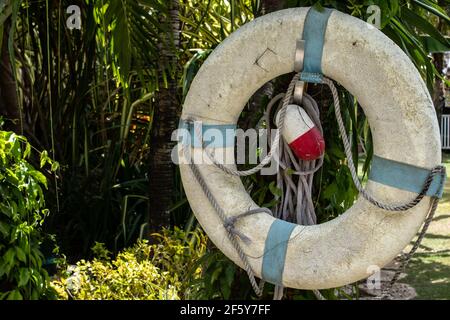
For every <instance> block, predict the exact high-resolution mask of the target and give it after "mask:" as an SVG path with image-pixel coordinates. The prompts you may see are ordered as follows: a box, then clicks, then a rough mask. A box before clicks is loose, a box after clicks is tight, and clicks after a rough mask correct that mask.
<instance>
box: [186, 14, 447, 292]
mask: <svg viewBox="0 0 450 320" xmlns="http://www.w3.org/2000/svg"><path fill="white" fill-rule="evenodd" d="M309 10H310V8H295V9H287V10H282V11H278V12H275V13H271V14H268V15H265V16H263V17H260V18H257V19H255V20H254V21H252V22H250V23H248V24H246V25H244V26H243V27H241V28H240V29H238V30H237V31H236V32H234V33H233V34H232V35H231V36H230V37H228V38H227V39H226V40H225V41H224V42H223V43H222V44H221V45H219V46H218V47H217V49H215V50H214V52H213V53H212V54H211V55H210V56H209V58H208V59H207V61H205V63H204V64H203V66H202V67H201V69H200V70H199V72H198V74H197V76H196V77H195V79H194V81H193V82H192V85H191V87H190V90H189V93H188V95H187V97H186V99H185V103H184V106H183V113H182V119H188V118H194V119H197V120H200V121H203V122H204V123H207V124H208V125H211V126H216V125H217V126H220V125H235V124H236V122H237V120H238V118H239V115H240V114H241V111H242V110H243V108H244V106H245V104H246V103H247V101H248V100H249V99H250V97H251V96H252V95H253V94H254V93H255V92H256V90H257V89H259V88H260V87H261V86H263V85H264V84H265V83H266V82H268V81H270V80H272V79H274V78H276V77H278V76H280V75H283V74H286V73H291V72H293V71H294V60H295V53H296V40H297V39H298V37H299V34H301V33H302V30H303V28H304V24H305V19H306V17H307V14H308V11H309ZM321 64H322V71H323V74H324V75H326V76H327V77H329V78H331V79H333V80H335V81H337V82H339V83H340V84H341V85H343V86H344V87H345V88H346V89H347V90H348V91H349V92H351V93H352V94H353V95H354V96H356V97H357V99H358V101H359V102H360V104H361V106H362V108H363V109H364V112H365V114H366V116H367V118H368V120H369V123H370V126H371V131H372V135H373V143H374V153H375V155H376V156H375V160H374V162H376V163H374V165H373V168H372V171H373V172H374V175H373V178H371V179H370V180H369V181H368V183H367V185H366V189H367V190H368V191H369V192H370V193H372V194H373V195H374V196H375V197H376V198H377V199H379V200H381V201H383V202H386V203H398V202H400V203H401V202H407V201H409V200H410V199H411V198H413V197H414V196H415V195H416V193H415V192H414V190H413V189H408V186H406V187H405V188H402V187H401V186H399V185H397V186H396V187H393V186H390V185H388V184H386V183H384V180H383V179H387V180H389V179H390V178H392V179H394V178H393V176H395V177H399V178H400V180H401V179H403V178H405V179H406V180H408V179H407V178H408V177H407V176H405V175H404V174H405V171H402V168H406V169H408V168H412V167H414V168H419V167H420V168H424V170H425V169H430V168H433V167H434V166H436V165H438V164H440V161H441V150H440V137H439V127H438V123H437V119H436V114H435V110H434V107H433V103H432V100H431V97H430V95H429V93H428V91H427V88H426V86H425V84H424V82H423V81H422V79H421V77H420V75H419V73H418V71H417V70H416V68H415V67H414V65H413V64H412V63H411V61H410V60H409V58H408V57H407V56H406V54H405V53H403V51H402V50H401V49H400V48H399V47H398V46H396V45H395V44H394V43H393V42H392V41H391V40H390V39H389V38H387V37H386V36H385V35H384V34H383V33H382V32H380V31H379V30H377V29H375V28H373V27H371V26H369V25H368V24H367V23H365V22H364V21H361V20H359V19H357V18H354V17H351V16H349V15H347V14H344V13H341V12H338V11H333V12H332V13H331V15H330V16H329V19H328V25H327V27H326V34H325V41H324V44H323V57H322V60H321ZM216 150H218V151H221V152H225V153H226V154H227V156H230V157H233V156H234V147H233V145H227V146H222V147H217V148H216ZM203 152H204V151H203V149H202V148H201V147H198V146H197V147H196V148H194V153H199V154H201V155H202V154H203ZM181 157H182V155H181ZM386 167H389V168H386ZM198 168H199V170H200V172H201V173H202V175H203V176H204V177H207V184H208V188H209V189H210V190H211V192H212V194H214V196H215V198H216V200H217V202H218V203H219V204H220V206H221V208H223V210H224V212H226V214H227V215H229V216H232V215H236V214H238V213H242V212H245V211H247V210H248V209H249V208H251V209H254V208H258V206H257V205H256V204H255V203H254V202H253V200H252V199H251V198H250V196H249V195H248V193H247V192H246V190H245V189H244V186H243V185H242V182H241V180H240V178H239V177H234V176H230V175H228V174H226V173H224V172H222V171H221V170H220V169H218V168H217V167H215V166H214V165H212V164H204V165H199V166H198ZM388 169H392V170H391V171H389V170H388ZM180 170H181V178H182V181H183V185H184V189H185V191H186V195H187V198H188V200H189V203H190V205H191V208H192V210H193V211H194V213H195V215H196V217H197V219H198V221H199V223H200V224H201V226H202V227H203V228H204V230H205V231H206V233H207V234H208V236H209V237H210V239H211V240H212V241H213V243H214V244H215V245H216V246H217V247H218V248H219V249H220V250H221V251H222V252H224V254H225V255H226V256H228V257H229V258H230V259H232V260H233V261H234V262H235V263H236V264H238V265H240V266H241V267H242V261H241V259H240V258H239V256H238V254H237V252H236V250H235V249H234V247H233V246H232V244H231V242H230V241H229V239H228V238H227V234H226V232H227V231H226V229H225V227H224V226H223V223H222V221H221V220H220V218H219V217H218V215H217V213H216V212H215V210H214V208H213V207H212V206H211V204H210V203H209V202H208V199H207V197H206V196H205V194H204V193H203V191H202V189H201V188H200V186H199V184H198V181H197V180H196V179H195V177H194V175H193V173H192V171H191V170H190V168H189V166H188V165H186V164H180ZM377 173H379V174H377ZM402 174H403V175H402ZM377 177H378V178H379V179H377ZM403 182H405V181H403ZM399 183H400V184H401V183H402V181H400V182H399ZM405 183H406V182H405ZM407 190H410V191H407ZM429 204H430V197H425V198H424V199H423V201H422V202H421V203H419V204H418V205H417V206H415V207H414V208H412V209H410V210H408V211H405V212H389V211H386V210H383V209H380V208H378V207H376V206H374V205H372V204H371V203H369V202H368V201H367V200H365V199H364V198H362V197H359V198H358V200H357V201H356V202H355V204H354V205H353V206H352V207H351V208H350V209H349V210H347V211H346V212H345V213H344V214H342V215H341V216H339V217H338V218H336V219H334V220H332V221H329V222H326V223H323V224H320V225H314V226H301V225H296V226H295V227H293V228H292V230H290V235H289V242H288V244H287V245H286V247H285V252H284V256H283V258H284V261H283V262H284V264H283V266H282V269H281V270H282V279H281V281H280V284H282V285H284V286H286V287H291V288H298V289H326V288H335V287H339V286H342V285H345V284H348V283H352V282H355V281H358V280H360V279H363V278H366V277H368V276H369V275H370V270H371V266H374V265H376V266H379V267H383V266H385V265H386V264H387V263H389V262H390V261H392V260H393V259H394V258H395V257H396V255H397V254H399V253H400V252H401V251H402V250H403V249H404V248H405V246H407V245H408V243H409V242H410V240H411V239H412V238H413V237H414V235H415V234H416V233H417V231H418V230H419V228H420V226H421V224H422V223H423V221H424V218H425V216H426V214H427V211H428V208H429ZM277 223H278V222H277V220H276V219H274V218H273V217H272V216H270V215H269V214H266V213H260V214H256V215H251V216H248V217H245V219H241V220H239V222H238V223H237V224H236V228H238V229H239V231H240V232H242V233H243V234H245V235H247V236H248V237H249V238H250V239H251V243H249V244H246V243H244V242H241V246H242V248H243V250H244V251H245V254H246V255H247V256H248V258H249V263H250V265H251V267H252V269H253V270H254V272H255V273H256V275H257V276H258V277H260V278H263V273H264V270H263V269H264V268H265V266H264V264H265V261H264V257H265V255H267V248H266V242H267V241H268V239H267V238H268V235H269V231H270V230H271V229H273V228H275V226H276V225H277ZM282 229H283V228H281V231H280V232H283V230H282ZM272 236H273V234H272ZM272 258H276V257H272ZM272 263H274V264H276V263H277V261H275V262H274V261H272Z"/></svg>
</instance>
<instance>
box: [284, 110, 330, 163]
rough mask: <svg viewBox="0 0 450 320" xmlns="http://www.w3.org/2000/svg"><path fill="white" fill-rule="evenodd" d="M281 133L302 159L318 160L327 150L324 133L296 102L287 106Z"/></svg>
mask: <svg viewBox="0 0 450 320" xmlns="http://www.w3.org/2000/svg"><path fill="white" fill-rule="evenodd" d="M278 116H279V115H277V123H278ZM281 133H282V135H283V137H284V139H285V140H286V142H287V143H288V144H289V146H290V147H291V149H292V151H293V152H294V153H295V155H296V156H297V157H299V158H300V159H302V160H306V161H311V160H316V159H318V158H320V157H321V156H322V155H323V153H324V152H325V140H324V139H323V136H322V134H321V133H320V131H319V129H317V127H316V126H315V125H314V123H313V122H312V120H311V118H310V117H309V116H308V114H307V113H306V111H305V110H304V109H303V108H302V107H300V106H297V105H294V104H291V105H289V106H287V109H286V116H285V118H284V127H283V131H282V132H281Z"/></svg>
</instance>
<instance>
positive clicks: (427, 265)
mask: <svg viewBox="0 0 450 320" xmlns="http://www.w3.org/2000/svg"><path fill="white" fill-rule="evenodd" d="M443 158H444V159H443V162H444V163H445V166H446V167H447V183H446V186H445V192H444V197H443V199H442V200H441V202H440V204H439V208H438V211H437V213H436V216H435V218H434V220H433V223H432V224H431V225H430V228H429V230H428V233H427V235H426V236H425V238H424V240H423V242H422V245H421V247H420V249H419V250H418V251H417V253H416V254H415V256H414V257H413V259H412V260H411V262H410V264H409V266H408V267H407V269H406V273H407V274H408V275H407V277H406V278H405V279H403V280H402V282H406V283H408V284H410V285H411V286H412V287H414V288H415V289H416V291H417V295H418V297H417V298H418V299H450V179H449V178H450V154H448V153H447V154H444V155H443Z"/></svg>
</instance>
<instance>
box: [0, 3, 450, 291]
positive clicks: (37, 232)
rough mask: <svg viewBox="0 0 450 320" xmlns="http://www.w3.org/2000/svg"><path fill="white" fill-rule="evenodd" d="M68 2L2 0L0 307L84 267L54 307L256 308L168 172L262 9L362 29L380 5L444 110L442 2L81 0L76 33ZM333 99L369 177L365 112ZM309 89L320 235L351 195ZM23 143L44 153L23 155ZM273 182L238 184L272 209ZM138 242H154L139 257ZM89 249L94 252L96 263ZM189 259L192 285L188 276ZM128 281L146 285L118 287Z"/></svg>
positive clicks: (249, 110)
mask: <svg viewBox="0 0 450 320" xmlns="http://www.w3.org/2000/svg"><path fill="white" fill-rule="evenodd" d="M73 4H74V1H71V0H60V1H50V0H45V1H34V0H6V1H5V0H2V1H0V49H1V52H0V58H1V64H0V115H1V116H3V118H4V120H5V123H4V125H3V130H5V131H4V132H1V135H0V136H1V140H0V156H1V161H2V164H3V165H2V168H0V188H1V189H2V192H1V194H0V197H1V201H0V207H1V210H0V211H1V212H0V236H1V237H2V242H1V243H0V298H12V299H20V298H27V299H28V298H40V297H41V298H42V297H45V296H46V295H48V294H47V293H46V288H47V279H48V276H47V274H46V271H44V270H43V267H42V265H43V262H44V261H46V260H48V261H50V264H51V261H64V260H66V263H68V264H76V265H77V266H76V272H78V273H79V274H80V275H81V276H80V277H81V278H80V279H81V280H80V281H81V284H80V288H79V289H78V291H76V292H72V291H71V290H64V289H67V279H69V278H68V275H67V274H66V269H65V263H60V266H59V269H60V278H59V279H58V280H56V282H55V283H54V287H56V288H57V289H58V294H59V297H63V298H68V296H67V294H69V295H70V296H71V297H72V298H130V299H131V298H163V297H172V298H186V297H197V298H248V297H251V295H252V292H251V290H250V286H249V284H248V281H247V279H246V276H245V273H243V272H242V271H240V270H239V269H238V268H237V267H235V266H234V265H233V264H232V263H231V262H230V261H229V260H228V259H226V258H225V257H224V256H223V255H222V254H221V253H220V252H217V251H216V250H215V249H214V248H213V247H212V246H208V247H206V244H205V241H206V240H205V238H204V236H203V235H202V233H201V230H199V227H198V225H197V223H196V221H195V218H194V216H193V214H192V212H191V210H190V207H189V204H188V202H187V200H186V197H185V195H184V192H183V189H182V186H181V183H180V177H179V174H178V172H177V168H175V167H174V166H173V164H172V163H171V159H170V151H171V149H172V147H173V143H174V142H172V141H171V134H172V131H173V130H174V129H175V128H176V127H177V125H178V117H179V114H180V111H181V106H182V102H183V99H184V97H185V95H186V93H187V91H188V89H189V86H190V83H191V81H192V79H193V78H194V76H195V74H196V72H197V71H198V69H199V68H200V66H201V64H202V62H203V61H204V60H205V59H206V58H207V57H208V55H209V54H210V52H211V51H212V50H213V49H214V48H215V47H216V46H217V45H218V44H219V43H220V42H221V41H222V40H223V39H225V38H226V37H227V36H228V35H229V34H230V33H232V32H233V31H234V30H236V29H237V28H238V27H239V26H241V25H243V24H245V23H246V22H248V21H251V20H252V19H254V18H255V17H257V16H260V15H263V14H266V13H268V12H270V11H273V10H277V9H281V8H284V7H295V6H310V5H318V6H320V5H322V6H327V7H334V8H337V9H338V10H341V11H343V12H347V13H349V14H352V15H354V16H357V17H359V18H361V19H365V20H366V19H368V17H369V16H370V14H369V13H368V11H367V8H368V7H369V6H370V5H372V4H376V5H378V6H379V7H380V8H381V11H382V15H381V26H380V27H381V30H382V31H383V32H384V33H385V34H386V35H387V36H389V37H390V38H391V39H392V40H393V41H395V42H396V43H397V44H398V45H399V46H400V47H401V48H402V49H403V50H404V51H405V52H406V53H407V54H408V56H409V57H410V58H411V60H412V61H413V62H414V64H415V65H416V67H417V69H418V70H419V71H420V73H421V75H422V76H423V79H424V80H425V81H426V83H427V86H428V88H429V90H430V93H431V94H432V95H433V97H434V99H435V102H437V101H439V99H440V97H439V95H437V96H436V86H438V85H439V84H440V83H442V81H443V79H442V76H441V74H440V73H441V69H442V67H441V66H440V64H439V54H433V56H430V52H432V51H433V50H435V48H449V47H450V46H449V42H448V40H447V39H446V38H444V35H448V31H449V28H448V25H449V22H450V18H449V17H448V13H449V6H450V2H449V1H448V0H444V1H442V0H440V1H431V0H398V1H386V0H370V1H369V0H347V1H329V0H322V1H316V0H304V1H302V0H286V1H282V0H278V1H275V0H271V1H269V0H266V1H264V0H261V1H258V0H230V1H226V0H183V1H179V0H170V1H169V0H168V1H162V0H122V1H106V0H80V1H76V4H77V5H78V6H79V7H80V13H81V28H80V29H77V28H74V29H71V28H69V25H70V24H68V23H67V20H68V19H73V16H72V14H73V12H72V13H67V12H66V10H67V8H68V7H69V6H71V5H73ZM288 77H289V76H288ZM285 87H286V78H285V77H280V78H279V79H276V80H275V81H273V82H272V83H270V84H269V90H262V91H261V92H258V93H257V94H255V96H254V97H253V98H252V99H251V101H249V103H248V105H247V107H246V109H245V111H244V113H243V114H242V119H241V120H240V122H239V124H240V125H241V126H242V127H243V128H246V127H252V126H254V125H255V124H256V122H257V121H258V120H259V118H260V116H261V115H262V112H263V110H264V108H265V106H266V104H267V101H268V100H269V99H270V98H271V96H273V95H274V94H276V93H278V92H281V91H284V90H285ZM339 90H340V94H341V100H342V101H343V109H344V116H345V123H346V126H347V129H348V131H349V132H350V137H351V139H352V142H353V149H354V157H355V162H356V163H358V158H359V155H360V153H359V152H358V145H360V146H362V151H363V153H364V157H365V163H364V165H363V167H362V170H363V173H362V174H363V175H365V174H367V171H368V169H369V163H370V160H371V155H372V143H371V137H370V128H369V125H368V123H367V121H366V119H365V117H364V114H363V113H362V111H361V108H360V107H359V105H358V101H357V100H356V99H355V98H354V97H352V96H351V95H350V94H349V93H348V92H346V91H345V89H344V88H339ZM309 92H310V93H311V94H312V95H314V96H315V97H316V99H318V100H319V101H320V104H321V107H322V115H321V117H322V119H321V120H322V122H323V126H324V128H325V136H326V139H327V140H326V144H327V155H326V158H325V163H324V166H323V168H322V170H321V171H320V172H319V173H318V176H320V179H317V181H315V183H316V195H315V196H316V204H317V205H316V207H317V213H318V216H319V219H320V221H321V222H323V221H327V220H329V219H332V218H334V217H336V216H337V215H339V214H341V213H342V212H343V211H345V210H346V209H347V208H348V207H349V206H351V204H352V203H353V201H354V199H355V197H356V195H357V190H356V189H355V187H354V186H353V183H352V179H351V176H350V173H349V170H348V169H347V167H346V166H345V156H344V154H343V151H342V150H343V148H342V146H341V141H340V139H339V134H338V132H337V128H336V126H335V125H334V123H335V119H334V110H333V105H332V102H331V99H330V94H329V92H328V91H327V90H326V89H325V88H322V87H321V86H310V88H309ZM438 112H439V110H438ZM13 132H14V133H13ZM23 137H26V139H27V140H28V141H29V143H30V144H31V145H32V146H33V147H34V148H35V149H37V150H41V151H42V152H41V153H39V152H35V153H30V152H29V150H30V144H28V143H27V140H25V138H23ZM43 150H48V152H47V151H43ZM359 151H361V150H359ZM42 159H44V160H42ZM58 163H59V164H60V165H58ZM44 165H46V166H47V167H48V166H50V167H51V168H47V167H45V166H44ZM43 166H44V167H43ZM33 167H34V168H41V170H40V171H39V170H35V169H33ZM42 167H43V168H42ZM268 179H269V180H268ZM24 181H25V182H24ZM270 182H271V181H270V178H267V177H261V176H253V177H250V178H248V179H245V180H244V184H245V185H246V186H247V187H248V189H249V191H250V192H251V195H252V197H253V198H254V199H255V201H256V202H257V203H258V204H260V205H263V204H270V205H274V203H273V201H272V200H273V195H274V193H275V194H276V193H277V191H276V190H273V188H270ZM42 186H44V187H47V186H48V188H44V190H42ZM17 190H18V191H20V192H18V191H17ZM44 196H45V199H46V202H45V203H44ZM14 203H15V204H14ZM47 209H49V210H47ZM44 217H45V223H44ZM163 227H166V228H169V229H171V230H174V228H175V227H177V228H179V229H175V231H167V230H166V231H161V230H162V228H163ZM181 230H184V231H181ZM152 232H157V233H160V234H162V236H163V237H164V239H165V241H163V242H159V241H158V240H155V238H152V237H150V234H151V233H152ZM45 234H52V235H54V236H52V237H50V236H45ZM147 238H149V239H153V240H151V242H150V243H145V242H139V243H138V244H136V241H137V240H138V239H147ZM197 238H199V239H197ZM52 239H54V240H52ZM194 239H197V240H194ZM97 243H101V244H103V246H99V245H98V244H97ZM96 244H97V245H96ZM92 247H95V248H97V249H98V248H102V250H97V254H96V255H95V254H93V253H92V250H91V248H92ZM55 248H59V251H60V252H61V253H60V254H55V253H53V251H54V249H55ZM127 248H129V249H127ZM57 251H58V250H57ZM99 251H100V252H99ZM119 252H121V253H119ZM172 252H173V254H172ZM106 253H108V254H106ZM168 254H170V256H167V255H168ZM64 257H65V258H66V259H64ZM201 257H202V258H201ZM200 258H201V259H200ZM52 259H53V260H52ZM55 259H56V260H55ZM81 259H84V260H81ZM90 259H93V260H92V261H91V262H89V260H90ZM194 259H195V260H197V259H198V260H199V264H198V266H197V267H198V268H199V271H198V272H201V273H202V276H201V277H198V276H193V275H192V274H189V275H188V274H187V273H186V272H187V270H188V269H189V270H191V269H192V268H191V267H190V263H191V261H190V260H194ZM125 264H126V265H127V266H128V267H129V269H128V270H126V271H124V269H123V268H124V265H125ZM128 267H127V268H128ZM174 268H175V269H174ZM53 271H54V270H53ZM123 272H126V273H123ZM105 274H108V275H110V277H111V278H108V279H109V280H108V281H110V282H108V284H107V285H106V288H105V287H104V286H105V284H104V283H103V282H102V284H100V283H98V279H100V277H103V276H104V275H105ZM194 275H195V272H194ZM128 277H130V278H131V279H133V281H136V283H139V286H140V287H132V286H131V287H127V285H126V283H124V282H123V281H124V279H126V278H128ZM143 278H145V279H147V280H146V281H144V282H142V281H140V279H143ZM199 281H200V283H199ZM92 284H95V285H94V287H95V288H94V289H92V290H91V289H88V288H90V286H91V285H92ZM169 287H170V290H169ZM134 290H137V291H134ZM196 290H197V291H196ZM271 290H272V288H271V287H270V286H269V287H268V289H267V294H269V293H270V291H271ZM194 293H195V294H194ZM324 294H326V295H328V296H329V297H332V292H331V291H330V292H329V293H327V292H325V293H324ZM290 297H303V298H304V297H308V293H304V292H297V291H295V292H292V293H291V294H290Z"/></svg>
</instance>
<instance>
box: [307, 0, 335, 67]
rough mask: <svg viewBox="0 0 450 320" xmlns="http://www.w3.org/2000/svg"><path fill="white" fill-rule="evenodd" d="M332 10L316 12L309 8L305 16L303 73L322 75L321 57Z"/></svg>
mask: <svg viewBox="0 0 450 320" xmlns="http://www.w3.org/2000/svg"><path fill="white" fill-rule="evenodd" d="M332 12H333V10H331V9H326V8H325V9H324V10H322V11H318V10H317V9H315V8H311V9H310V10H309V11H308V14H307V16H306V20H305V25H304V28H303V40H305V58H304V65H303V72H305V73H319V74H321V73H322V55H323V45H324V41H325V33H326V30H327V25H328V19H329V18H330V15H331V13H332Z"/></svg>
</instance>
